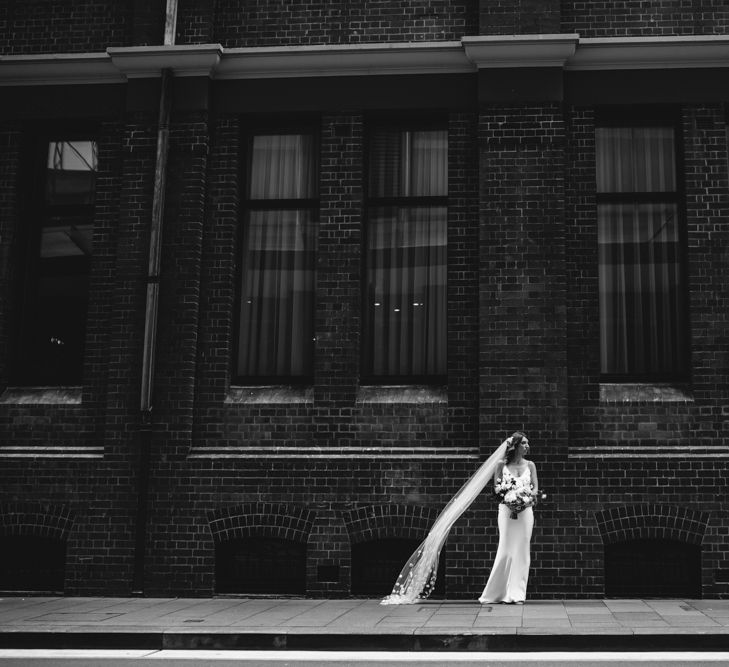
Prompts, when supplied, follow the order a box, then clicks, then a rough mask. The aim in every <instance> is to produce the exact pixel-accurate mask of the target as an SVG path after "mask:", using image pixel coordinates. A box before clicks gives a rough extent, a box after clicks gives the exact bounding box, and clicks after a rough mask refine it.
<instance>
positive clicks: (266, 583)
mask: <svg viewBox="0 0 729 667" xmlns="http://www.w3.org/2000/svg"><path fill="white" fill-rule="evenodd" d="M215 591H216V593H256V594H282V595H283V594H285V595H292V594H293V595H303V594H304V593H306V544H304V543H303V542H294V541H293V540H284V539H280V538H276V537H256V536H251V537H241V538H235V539H231V540H227V541H225V542H220V543H219V544H218V545H217V546H216V547H215Z"/></svg>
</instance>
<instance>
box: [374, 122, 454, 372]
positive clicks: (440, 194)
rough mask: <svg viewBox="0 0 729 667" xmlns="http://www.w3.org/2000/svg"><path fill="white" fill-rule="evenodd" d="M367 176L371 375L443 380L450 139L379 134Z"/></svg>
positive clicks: (436, 133) (427, 133) (431, 133)
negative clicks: (439, 378)
mask: <svg viewBox="0 0 729 667" xmlns="http://www.w3.org/2000/svg"><path fill="white" fill-rule="evenodd" d="M369 170H370V180H369V186H370V191H369V200H370V207H369V219H368V231H367V257H366V261H367V293H366V296H365V298H366V306H365V316H366V331H367V336H366V347H365V350H366V369H365V370H366V372H367V373H368V374H371V375H373V376H382V377H387V376H393V377H403V376H405V377H406V376H435V375H444V374H445V373H446V328H447V323H446V314H447V308H446V274H447V236H448V234H447V222H448V216H447V207H446V206H445V200H444V198H445V197H446V196H447V194H448V177H447V173H448V137H447V132H445V131H441V130H422V131H411V130H402V129H378V130H376V131H374V132H373V133H372V137H371V143H370V163H369Z"/></svg>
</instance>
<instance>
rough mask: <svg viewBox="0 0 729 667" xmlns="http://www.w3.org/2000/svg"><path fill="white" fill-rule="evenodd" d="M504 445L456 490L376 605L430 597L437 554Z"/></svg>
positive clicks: (486, 479)
mask: <svg viewBox="0 0 729 667" xmlns="http://www.w3.org/2000/svg"><path fill="white" fill-rule="evenodd" d="M508 442H509V439H507V440H504V442H502V443H501V445H499V447H498V448H497V449H496V451H495V452H494V453H493V454H491V456H489V458H488V459H487V460H486V461H484V463H483V464H481V467H480V468H479V469H478V470H477V471H476V472H475V473H474V474H473V475H472V476H471V478H470V479H469V480H468V481H467V482H466V483H465V484H464V485H463V486H462V487H461V488H460V489H459V491H458V493H456V495H455V496H453V498H451V500H450V502H449V503H448V504H447V505H446V506H445V508H444V509H443V511H442V512H441V513H440V514H439V515H438V518H437V519H436V520H435V523H434V524H433V527H432V528H431V529H430V532H429V533H428V536H427V537H426V538H425V539H424V540H423V542H422V543H421V544H420V546H419V547H418V548H417V549H416V550H415V553H413V555H412V556H410V558H409V559H408V562H407V563H405V567H404V568H403V569H402V571H401V572H400V575H399V576H398V578H397V581H395V586H394V587H393V589H392V593H391V594H390V595H388V596H387V597H386V598H384V599H383V600H382V601H381V602H380V604H414V603H415V602H417V601H418V599H419V598H426V597H428V595H430V593H431V592H432V591H433V587H434V586H435V578H436V576H437V573H438V558H439V557H440V551H441V549H442V548H443V544H444V543H445V541H446V538H447V537H448V533H449V532H450V530H451V527H452V526H453V524H454V523H455V522H456V520H457V519H458V518H459V517H460V516H461V514H463V513H464V512H465V511H466V510H467V509H468V508H469V506H470V505H471V503H472V502H473V501H474V500H475V499H476V497H477V496H478V494H479V493H481V491H482V490H483V488H484V487H485V486H486V484H488V482H489V480H490V479H491V478H492V477H493V475H494V471H495V470H496V466H497V465H498V463H499V462H500V461H502V460H503V458H504V456H505V454H506V446H507V444H508Z"/></svg>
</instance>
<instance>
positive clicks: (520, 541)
mask: <svg viewBox="0 0 729 667" xmlns="http://www.w3.org/2000/svg"><path fill="white" fill-rule="evenodd" d="M502 474H503V475H504V476H506V475H511V477H514V478H515V479H521V478H523V477H525V476H527V475H528V476H529V478H528V480H527V482H529V481H531V472H530V470H529V467H528V466H527V469H526V470H525V471H524V472H523V473H522V474H521V475H518V476H515V475H514V474H513V473H512V472H511V471H510V470H509V469H508V468H507V467H506V466H504V469H503V472H502ZM533 528H534V512H533V511H532V508H531V507H527V508H526V509H525V510H523V511H522V512H519V515H518V518H517V519H512V518H511V510H510V509H509V508H508V507H507V506H506V505H504V504H499V547H498V549H497V550H496V557H495V558H494V565H493V567H492V568H491V574H490V576H489V580H488V582H487V583H486V588H484V589H483V593H481V597H480V598H479V599H478V601H479V602H480V603H481V604H486V603H496V602H506V603H515V602H524V600H526V589H527V581H528V580H529V565H530V563H531V553H530V543H531V539H532V529H533Z"/></svg>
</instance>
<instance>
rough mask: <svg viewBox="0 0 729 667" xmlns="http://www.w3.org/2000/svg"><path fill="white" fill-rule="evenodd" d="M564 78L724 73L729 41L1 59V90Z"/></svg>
mask: <svg viewBox="0 0 729 667" xmlns="http://www.w3.org/2000/svg"><path fill="white" fill-rule="evenodd" d="M518 67H524V68H534V67H557V68H562V67H563V68H564V69H565V70H569V71H580V70H623V69H633V70H635V69H675V68H701V67H703V68H708V67H723V68H726V67H729V36H728V35H704V36H669V37H607V38H585V39H581V38H580V37H579V35H577V34H553V35H550V34H546V35H481V36H466V37H462V38H461V40H460V41H443V42H389V43H377V44H344V45H342V44H332V45H326V44H325V45H306V46H282V47H260V48H231V49H225V48H223V47H222V46H221V45H220V44H189V45H168V46H131V47H110V48H108V49H107V50H106V52H105V53H60V54H59V53H50V54H29V55H0V86H30V85H65V84H79V83H96V84H102V83H124V82H125V81H127V80H129V79H135V78H144V77H147V78H150V77H159V76H161V72H162V70H164V69H171V70H172V71H173V73H174V75H175V76H179V77H191V76H205V77H211V78H214V79H216V80H223V81H225V80H231V79H261V78H265V79H277V78H289V77H331V76H368V75H393V74H463V73H466V74H467V73H473V72H476V71H478V70H483V69H492V68H518Z"/></svg>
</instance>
